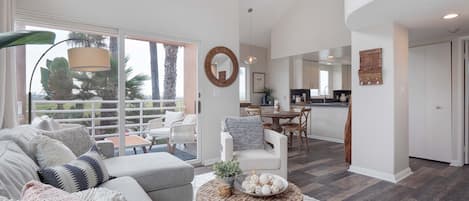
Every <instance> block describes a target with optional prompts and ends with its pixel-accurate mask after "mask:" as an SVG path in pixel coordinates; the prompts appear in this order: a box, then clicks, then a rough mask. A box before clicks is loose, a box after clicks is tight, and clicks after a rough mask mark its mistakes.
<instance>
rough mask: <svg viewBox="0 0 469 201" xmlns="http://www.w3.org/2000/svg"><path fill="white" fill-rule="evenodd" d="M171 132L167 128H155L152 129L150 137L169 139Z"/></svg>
mask: <svg viewBox="0 0 469 201" xmlns="http://www.w3.org/2000/svg"><path fill="white" fill-rule="evenodd" d="M170 130H171V128H166V127H163V128H155V129H151V130H150V132H149V133H148V135H149V136H151V137H156V138H169V132H170Z"/></svg>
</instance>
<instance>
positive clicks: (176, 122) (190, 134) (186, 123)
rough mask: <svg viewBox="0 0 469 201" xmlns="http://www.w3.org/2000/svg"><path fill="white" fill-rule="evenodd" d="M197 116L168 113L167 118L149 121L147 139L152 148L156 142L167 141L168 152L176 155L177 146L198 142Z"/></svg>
mask: <svg viewBox="0 0 469 201" xmlns="http://www.w3.org/2000/svg"><path fill="white" fill-rule="evenodd" d="M195 130H196V116H195V115H193V114H189V115H186V117H184V114H183V113H182V112H167V113H166V114H165V117H162V118H157V119H152V120H150V121H148V127H147V132H146V133H147V136H148V137H147V138H149V140H151V146H150V150H151V148H152V146H153V145H154V144H155V143H156V140H162V139H167V140H168V151H169V152H170V153H174V151H175V145H176V144H189V143H195V142H196V135H195V133H196V131H195Z"/></svg>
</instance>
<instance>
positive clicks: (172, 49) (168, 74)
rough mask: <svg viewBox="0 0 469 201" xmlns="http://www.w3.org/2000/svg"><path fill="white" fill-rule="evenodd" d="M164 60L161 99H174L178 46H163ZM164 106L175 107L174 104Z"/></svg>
mask: <svg viewBox="0 0 469 201" xmlns="http://www.w3.org/2000/svg"><path fill="white" fill-rule="evenodd" d="M164 48H165V52H166V58H165V63H164V93H163V98H164V99H165V100H173V99H176V78H177V69H176V62H177V54H178V49H179V46H176V45H168V44H165V45H164ZM165 105H166V106H176V103H173V102H169V103H165Z"/></svg>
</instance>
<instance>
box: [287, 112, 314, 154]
mask: <svg viewBox="0 0 469 201" xmlns="http://www.w3.org/2000/svg"><path fill="white" fill-rule="evenodd" d="M294 110H295V111H297V112H299V113H300V116H298V117H297V118H296V119H293V120H290V121H289V122H287V123H283V124H282V125H281V126H282V129H283V133H284V134H285V135H288V134H289V135H290V140H289V144H290V146H293V135H295V134H297V136H298V143H300V148H301V146H303V136H302V135H304V137H305V144H306V149H307V150H309V144H308V119H309V115H310V113H311V108H305V107H302V108H295V109H294Z"/></svg>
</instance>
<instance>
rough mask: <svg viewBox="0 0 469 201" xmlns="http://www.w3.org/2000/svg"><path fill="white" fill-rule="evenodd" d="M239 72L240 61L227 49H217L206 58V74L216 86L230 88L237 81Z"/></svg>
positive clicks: (212, 50)
mask: <svg viewBox="0 0 469 201" xmlns="http://www.w3.org/2000/svg"><path fill="white" fill-rule="evenodd" d="M238 72H239V64H238V59H237V58H236V55H235V54H234V53H233V51H231V50H230V49H228V48H226V47H215V48H213V49H211V50H210V51H209V52H208V54H207V56H206V57H205V74H206V75H207V78H208V79H209V80H210V82H212V83H213V84H214V85H215V86H218V87H227V86H230V85H231V84H233V82H235V81H236V77H237V76H238Z"/></svg>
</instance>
